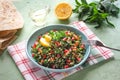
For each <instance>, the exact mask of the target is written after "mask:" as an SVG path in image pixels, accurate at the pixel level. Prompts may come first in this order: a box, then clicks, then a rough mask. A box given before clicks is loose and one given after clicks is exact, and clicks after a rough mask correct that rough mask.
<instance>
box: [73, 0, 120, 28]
mask: <svg viewBox="0 0 120 80" xmlns="http://www.w3.org/2000/svg"><path fill="white" fill-rule="evenodd" d="M115 1H117V0H100V1H99V2H91V3H87V1H86V0H80V1H78V0H75V3H76V6H75V9H73V12H74V13H78V18H79V20H83V21H85V22H89V23H97V26H96V27H95V28H98V27H101V25H102V24H103V23H105V22H106V23H107V24H109V25H110V26H111V27H115V26H114V24H113V23H111V22H110V21H109V20H108V17H109V16H113V17H118V13H119V11H120V9H119V8H118V7H117V6H116V5H115V4H114V2H115Z"/></svg>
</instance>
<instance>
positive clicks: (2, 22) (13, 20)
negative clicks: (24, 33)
mask: <svg viewBox="0 0 120 80" xmlns="http://www.w3.org/2000/svg"><path fill="white" fill-rule="evenodd" d="M23 24H24V22H23V18H22V16H21V14H20V13H19V12H18V11H17V9H16V7H15V6H14V5H13V3H12V2H10V1H9V0H0V31H5V30H14V29H20V28H22V27H23Z"/></svg>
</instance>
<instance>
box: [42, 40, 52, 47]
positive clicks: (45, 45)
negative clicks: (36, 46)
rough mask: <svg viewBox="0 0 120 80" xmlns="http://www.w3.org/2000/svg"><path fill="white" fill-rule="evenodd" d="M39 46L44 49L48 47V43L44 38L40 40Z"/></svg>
mask: <svg viewBox="0 0 120 80" xmlns="http://www.w3.org/2000/svg"><path fill="white" fill-rule="evenodd" d="M40 44H41V45H42V46H44V47H50V43H49V42H47V41H46V39H45V38H40Z"/></svg>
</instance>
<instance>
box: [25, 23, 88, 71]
mask: <svg viewBox="0 0 120 80" xmlns="http://www.w3.org/2000/svg"><path fill="white" fill-rule="evenodd" d="M84 40H87V37H86V36H85V35H84V34H83V33H82V32H81V31H80V30H78V29H76V28H75V27H74V26H70V25H60V24H58V25H48V26H45V27H44V28H40V29H38V30H36V31H35V32H33V33H32V35H31V36H30V37H29V38H28V40H27V44H26V53H27V56H28V58H29V59H30V60H31V61H32V62H33V63H34V64H35V65H37V66H38V67H40V68H41V69H44V70H47V71H53V72H65V71H68V70H72V69H75V68H77V67H78V66H81V65H82V64H83V63H85V61H86V60H87V58H88V57H89V54H90V46H89V45H85V44H83V43H82V41H84Z"/></svg>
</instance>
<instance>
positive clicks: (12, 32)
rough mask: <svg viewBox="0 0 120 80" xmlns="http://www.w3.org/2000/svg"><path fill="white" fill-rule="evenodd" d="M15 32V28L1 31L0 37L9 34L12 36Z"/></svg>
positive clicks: (5, 36) (8, 35)
mask: <svg viewBox="0 0 120 80" xmlns="http://www.w3.org/2000/svg"><path fill="white" fill-rule="evenodd" d="M16 32H17V30H9V31H1V32H0V38H7V37H10V36H13V35H15V33H16Z"/></svg>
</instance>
